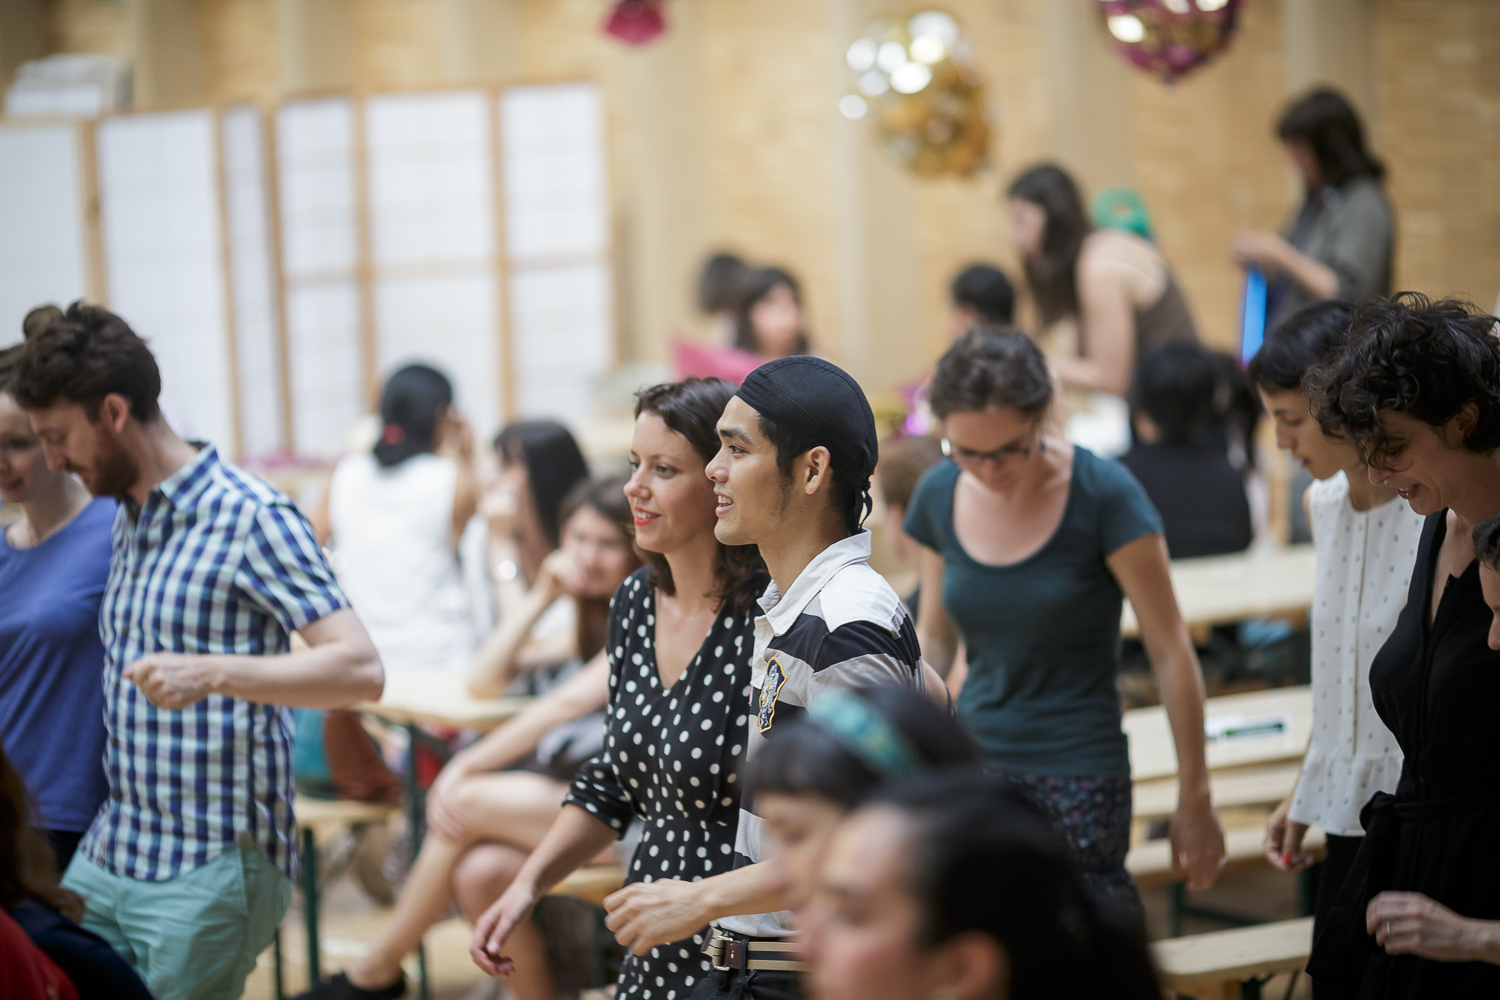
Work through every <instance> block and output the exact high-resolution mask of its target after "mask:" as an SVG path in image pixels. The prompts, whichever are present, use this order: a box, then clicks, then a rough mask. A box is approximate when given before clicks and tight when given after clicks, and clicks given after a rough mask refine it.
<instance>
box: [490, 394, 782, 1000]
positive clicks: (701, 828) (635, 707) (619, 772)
mask: <svg viewBox="0 0 1500 1000" xmlns="http://www.w3.org/2000/svg"><path fill="white" fill-rule="evenodd" d="M733 395H734V386H733V385H732V384H730V383H729V382H726V381H724V380H723V379H697V378H689V379H684V380H683V381H681V382H673V383H670V384H667V385H659V386H655V387H653V388H650V389H645V390H643V391H642V392H640V393H639V394H638V395H637V397H636V411H635V412H636V420H635V434H634V437H633V438H632V440H631V447H630V463H631V467H632V468H633V469H634V472H633V474H632V475H631V477H630V481H629V483H627V484H626V487H625V495H626V496H627V497H629V498H630V509H631V513H632V514H633V516H634V520H635V532H636V544H637V545H638V546H640V548H641V549H643V550H644V551H645V552H646V553H647V556H648V558H649V560H650V564H649V565H648V566H646V567H645V568H644V569H642V570H640V571H638V572H637V573H635V574H633V575H632V576H631V577H630V578H629V579H628V580H626V581H625V584H624V585H623V586H622V587H621V588H620V589H619V590H618V591H617V592H616V593H615V599H614V603H613V604H612V605H611V609H610V621H609V637H608V640H607V641H606V643H605V650H606V652H607V654H608V656H609V664H610V678H609V685H610V698H609V713H610V715H609V732H608V735H607V737H606V739H605V744H606V751H605V753H603V754H601V755H600V756H598V757H596V758H594V759H593V760H592V761H590V762H589V763H588V764H586V765H584V767H583V770H582V771H580V772H579V775H578V777H577V778H576V779H575V780H574V782H573V787H572V789H571V790H570V791H569V792H568V796H567V798H566V799H565V800H564V803H563V810H562V815H560V816H559V817H558V818H557V821H556V822H555V823H554V824H553V825H552V829H551V830H550V831H549V832H548V833H547V836H546V838H545V839H544V840H543V841H542V843H541V844H540V846H538V847H537V849H536V850H535V851H533V852H532V853H531V857H530V858H528V859H527V861H526V864H525V865H524V866H523V867H522V868H521V871H520V873H519V874H518V875H516V877H515V880H514V881H512V882H511V884H510V888H509V889H507V890H506V892H505V895H503V896H501V897H500V899H499V901H498V902H496V903H495V904H494V905H493V906H491V907H490V908H489V910H488V911H486V912H485V914H484V916H483V917H482V918H481V919H480V920H479V925H478V927H477V928H476V929H475V932H474V940H473V946H472V947H471V948H470V954H471V955H472V956H473V957H474V961H475V962H476V963H477V964H478V965H479V967H480V968H481V969H484V970H485V971H486V972H488V973H490V974H491V975H507V976H508V975H511V974H512V973H513V972H514V971H515V968H516V966H515V963H514V961H513V958H512V956H511V954H509V952H511V951H513V945H512V944H511V943H509V942H508V941H507V938H509V937H510V935H511V934H512V932H513V931H514V930H515V929H516V928H518V927H524V925H525V920H526V917H527V915H528V914H529V913H530V912H531V908H532V907H533V906H534V905H535V903H536V901H537V900H538V899H540V898H541V897H542V896H543V895H545V894H546V893H547V891H548V890H549V889H551V888H552V887H553V886H554V885H556V884H557V883H558V882H560V881H562V879H564V878H566V877H567V876H568V874H569V873H571V872H572V871H573V870H574V869H575V868H577V867H579V866H580V865H582V864H584V863H586V862H587V861H588V860H589V859H590V858H592V857H593V856H594V855H596V854H598V853H599V852H600V851H601V850H603V849H604V848H606V847H608V846H609V844H610V843H611V842H613V841H614V840H615V839H616V838H617V837H619V836H620V835H621V834H623V833H624V832H625V829H626V827H627V826H629V824H630V823H631V821H632V820H634V819H640V820H641V821H642V825H643V827H644V832H643V834H642V837H641V842H640V844H639V846H637V848H636V851H635V857H634V861H633V862H632V864H631V866H630V868H629V870H628V871H627V875H626V881H627V883H635V882H641V881H652V880H660V879H673V878H679V879H684V880H693V879H695V878H699V877H701V878H709V877H711V876H713V875H717V874H719V873H721V872H726V871H729V870H730V869H732V868H733V867H734V841H735V832H736V830H737V829H738V823H739V798H740V783H739V764H740V762H741V760H742V759H743V757H744V749H745V746H744V740H743V734H744V732H745V715H746V711H747V707H748V706H747V701H746V691H747V690H748V688H749V684H750V652H751V647H752V646H753V645H754V640H755V617H756V615H757V613H758V606H757V605H756V598H758V597H759V596H760V595H761V593H762V591H763V590H764V589H765V587H766V584H767V582H768V577H767V574H766V570H765V564H764V563H763V562H762V561H761V558H760V554H759V552H758V551H757V549H756V547H755V546H753V545H740V546H729V545H724V544H723V543H721V542H719V541H718V539H717V538H715V537H714V527H715V524H716V522H717V516H716V514H715V513H714V507H715V503H716V501H715V497H714V491H713V484H712V483H711V482H709V480H708V478H707V477H706V476H705V474H704V469H705V467H706V465H707V463H708V461H709V460H710V459H711V458H713V457H714V455H715V453H717V452H718V450H719V439H718V432H717V430H716V428H715V424H716V423H717V421H718V419H719V417H720V415H721V414H722V413H723V411H724V404H725V403H727V402H728V401H729V399H730V397H731V396H733ZM706 930H707V928H706V927H705V928H704V932H700V933H698V934H695V935H693V936H691V937H688V938H685V939H683V940H680V941H674V942H672V943H670V944H665V945H662V946H660V947H659V948H652V949H651V950H650V952H649V954H644V955H634V954H632V955H627V956H626V958H625V964H624V966H623V967H622V968H621V970H620V981H619V986H618V989H617V992H616V994H615V995H616V996H618V997H622V998H623V997H634V998H641V997H645V998H647V1000H650V998H653V997H654V998H656V1000H671V998H672V997H674V996H675V997H677V998H678V1000H683V998H686V997H687V996H688V994H689V993H690V992H691V990H692V988H693V984H694V983H696V982H698V981H699V980H701V979H702V978H703V977H704V976H705V975H706V974H707V973H708V971H709V965H708V962H707V959H706V958H705V956H704V955H703V954H702V951H701V949H702V946H703V940H704V937H705V936H706V935H705V932H706ZM502 948H504V949H505V951H502V950H501V949H502Z"/></svg>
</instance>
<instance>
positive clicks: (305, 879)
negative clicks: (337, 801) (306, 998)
mask: <svg viewBox="0 0 1500 1000" xmlns="http://www.w3.org/2000/svg"><path fill="white" fill-rule="evenodd" d="M302 913H303V920H304V921H305V922H306V924H307V986H308V989H311V988H312V987H314V986H316V985H318V983H320V982H322V980H323V975H322V968H321V965H322V963H321V962H320V961H319V959H320V956H319V954H318V840H317V838H316V837H314V836H313V832H312V830H303V831H302Z"/></svg>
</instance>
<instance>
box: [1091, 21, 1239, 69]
mask: <svg viewBox="0 0 1500 1000" xmlns="http://www.w3.org/2000/svg"><path fill="white" fill-rule="evenodd" d="M1241 3H1242V0H1096V4H1097V6H1098V8H1099V16H1100V18H1101V19H1102V20H1103V22H1104V30H1105V32H1106V33H1107V34H1108V35H1109V40H1110V43H1111V44H1112V45H1113V46H1114V47H1115V51H1117V52H1119V53H1120V55H1121V56H1123V57H1124V58H1125V59H1126V60H1127V61H1129V62H1130V63H1132V64H1133V65H1136V66H1139V67H1140V68H1141V69H1143V70H1146V71H1147V72H1148V73H1153V74H1155V75H1156V76H1159V77H1161V79H1162V82H1163V83H1169V84H1170V83H1174V82H1176V81H1177V80H1180V79H1181V78H1182V77H1184V76H1186V75H1187V74H1189V73H1191V72H1192V71H1193V70H1195V69H1197V68H1198V67H1199V66H1202V65H1203V64H1204V63H1206V62H1208V61H1209V60H1210V59H1212V58H1213V57H1214V56H1215V55H1217V54H1218V53H1220V52H1222V51H1224V50H1225V49H1226V48H1228V47H1229V40H1230V39H1231V38H1232V37H1233V36H1234V29H1235V21H1236V17H1237V15H1238V13H1239V9H1240V6H1241Z"/></svg>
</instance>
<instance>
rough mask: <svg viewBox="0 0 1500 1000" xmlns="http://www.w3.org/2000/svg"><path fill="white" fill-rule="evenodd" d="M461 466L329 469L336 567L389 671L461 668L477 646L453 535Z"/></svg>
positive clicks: (433, 463)
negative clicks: (331, 472)
mask: <svg viewBox="0 0 1500 1000" xmlns="http://www.w3.org/2000/svg"><path fill="white" fill-rule="evenodd" d="M457 483H458V467H457V466H456V465H454V463H453V462H452V461H451V460H449V459H446V458H439V457H438V456H436V455H432V454H421V455H413V456H412V457H411V458H408V459H407V460H406V461H404V462H401V463H400V464H399V465H394V466H392V467H390V468H382V467H381V466H380V463H378V462H376V461H375V456H374V455H371V454H369V453H364V454H358V455H349V456H347V457H346V458H344V459H342V460H341V461H340V462H339V464H338V466H337V467H336V468H335V469H334V470H333V481H332V482H331V483H330V484H329V487H328V518H329V521H330V523H331V525H332V528H333V548H334V556H333V566H334V571H335V573H336V574H337V575H338V580H339V584H340V585H341V586H342V587H343V588H344V592H345V594H347V595H348V597H349V603H350V604H352V605H353V606H354V611H355V613H356V614H358V615H359V620H360V621H361V622H363V623H364V626H365V630H366V631H367V632H369V633H370V640H371V641H372V642H374V643H375V648H376V649H377V650H378V651H379V652H380V659H381V661H382V662H383V663H384V664H385V668H386V671H387V672H388V673H393V674H397V673H415V672H420V671H429V670H442V669H447V668H453V667H458V666H461V665H462V664H464V663H465V662H467V659H468V657H469V655H470V654H471V653H472V652H473V651H474V647H475V645H476V643H477V641H478V634H477V630H476V629H475V627H474V615H473V612H472V609H471V608H470V602H469V594H468V591H467V590H466V588H465V587H464V579H463V572H462V570H461V569H460V567H459V562H458V540H457V539H456V538H455V537H454V532H453V496H454V491H455V490H456V489H457Z"/></svg>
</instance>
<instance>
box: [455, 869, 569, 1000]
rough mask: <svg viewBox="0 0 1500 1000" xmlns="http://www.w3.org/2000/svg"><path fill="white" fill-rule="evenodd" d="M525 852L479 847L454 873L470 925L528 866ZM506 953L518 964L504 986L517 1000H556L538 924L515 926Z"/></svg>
mask: <svg viewBox="0 0 1500 1000" xmlns="http://www.w3.org/2000/svg"><path fill="white" fill-rule="evenodd" d="M527 853H528V852H526V851H519V850H516V849H515V848H514V847H506V846H504V845H501V844H476V845H475V846H474V847H473V848H472V849H471V850H470V851H469V852H468V853H467V854H465V855H464V856H463V860H461V861H460V862H459V863H458V867H457V868H455V869H454V872H453V891H454V894H455V895H456V896H457V897H458V905H459V906H460V907H462V908H463V911H464V916H465V917H467V918H468V919H469V922H470V923H474V922H475V921H477V920H478V919H479V917H480V915H481V914H483V913H484V911H485V910H486V909H488V908H489V905H490V904H491V903H493V902H494V901H495V900H497V899H499V898H500V895H501V893H503V892H505V890H506V888H508V887H509V886H510V883H511V881H512V880H514V879H515V877H516V873H517V872H519V871H520V870H521V866H522V865H523V864H525V863H526V856H527ZM505 953H506V954H507V955H508V956H509V957H510V958H511V959H512V960H513V961H514V962H515V963H516V968H515V971H514V972H512V973H511V974H510V975H509V976H507V977H506V979H505V983H506V985H507V986H508V987H509V988H510V992H511V993H512V994H513V995H514V996H515V998H516V1000H557V987H556V985H555V984H554V983H553V982H552V970H550V969H548V968H547V945H546V942H544V941H543V940H542V934H541V932H540V931H539V930H537V926H536V923H535V922H534V921H532V920H529V919H528V920H525V921H522V922H521V923H519V924H517V925H516V929H515V930H513V931H511V933H510V937H509V938H508V939H507V940H506V942H505Z"/></svg>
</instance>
